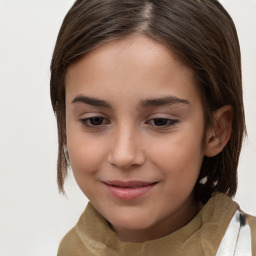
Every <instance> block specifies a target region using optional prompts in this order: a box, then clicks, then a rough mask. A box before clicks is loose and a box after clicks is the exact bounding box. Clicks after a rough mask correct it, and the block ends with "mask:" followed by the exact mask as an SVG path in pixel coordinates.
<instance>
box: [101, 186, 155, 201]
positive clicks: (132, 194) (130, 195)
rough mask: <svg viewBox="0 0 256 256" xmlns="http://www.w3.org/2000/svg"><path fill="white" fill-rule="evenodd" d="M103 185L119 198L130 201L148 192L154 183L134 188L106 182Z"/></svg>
mask: <svg viewBox="0 0 256 256" xmlns="http://www.w3.org/2000/svg"><path fill="white" fill-rule="evenodd" d="M104 185H105V186H106V188H107V190H108V191H109V192H110V194H112V195H113V196H114V197H116V198H118V199H120V200H125V201H130V200H135V199H137V198H139V197H142V196H143V195H145V194H146V193H148V192H149V191H150V190H151V189H152V188H153V187H154V186H155V185H156V183H153V184H150V185H147V186H142V187H136V188H124V187H116V186H111V185H109V184H106V183H104Z"/></svg>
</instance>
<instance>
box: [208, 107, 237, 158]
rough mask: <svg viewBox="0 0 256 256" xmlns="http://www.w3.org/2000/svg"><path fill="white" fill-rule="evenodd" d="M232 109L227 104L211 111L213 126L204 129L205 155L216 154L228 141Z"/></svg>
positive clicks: (211, 155)
mask: <svg viewBox="0 0 256 256" xmlns="http://www.w3.org/2000/svg"><path fill="white" fill-rule="evenodd" d="M232 117H233V111H232V107H231V106H229V105H226V106H223V107H221V108H219V109H218V110H216V111H215V112H214V113H213V122H214V126H211V127H209V128H208V130H207V131H206V141H205V156H208V157H213V156H216V155H218V154H219V153H220V152H221V151H222V150H223V148H224V147H225V146H226V144H227V143H228V141H229V138H230V134H231V127H232Z"/></svg>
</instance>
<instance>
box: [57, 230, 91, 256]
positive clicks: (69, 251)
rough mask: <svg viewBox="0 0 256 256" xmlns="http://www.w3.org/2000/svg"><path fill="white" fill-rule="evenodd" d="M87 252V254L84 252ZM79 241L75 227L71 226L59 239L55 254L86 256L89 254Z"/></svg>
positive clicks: (58, 255)
mask: <svg viewBox="0 0 256 256" xmlns="http://www.w3.org/2000/svg"><path fill="white" fill-rule="evenodd" d="M86 252H88V254H85V253H86ZM89 253H90V252H89V251H88V250H87V248H86V247H85V245H84V243H83V242H82V241H81V239H80V237H79V235H78V233H77V230H76V227H74V228H72V229H71V230H70V231H69V232H68V233H67V234H66V235H65V236H64V237H63V239H62V240H61V242H60V245H59V249H58V254H57V256H86V255H91V254H89Z"/></svg>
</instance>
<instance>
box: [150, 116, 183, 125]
mask: <svg viewBox="0 0 256 256" xmlns="http://www.w3.org/2000/svg"><path fill="white" fill-rule="evenodd" d="M177 122H178V120H176V119H168V118H154V119H152V120H150V121H149V123H150V124H152V125H154V126H160V127H161V126H171V125H174V124H175V123H177Z"/></svg>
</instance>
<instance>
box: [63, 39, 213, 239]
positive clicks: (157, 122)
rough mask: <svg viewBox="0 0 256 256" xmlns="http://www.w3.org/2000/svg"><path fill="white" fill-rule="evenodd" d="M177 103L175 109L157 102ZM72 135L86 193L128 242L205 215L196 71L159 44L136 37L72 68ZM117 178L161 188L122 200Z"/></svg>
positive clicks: (201, 118) (75, 164) (68, 108)
mask: <svg viewBox="0 0 256 256" xmlns="http://www.w3.org/2000/svg"><path fill="white" fill-rule="evenodd" d="M86 97H87V98H86ZM88 97H90V101H88ZM170 97H172V102H169V103H168V104H163V100H162V101H159V100H158V102H157V101H152V99H153V100H155V99H162V98H164V99H167V98H168V100H170ZM91 98H93V99H94V100H93V101H92V100H91ZM95 98H96V99H99V100H101V101H100V102H99V101H95ZM149 99H150V100H151V101H149ZM173 99H174V100H173ZM177 99H180V100H178V101H177ZM102 101H104V102H102ZM156 102H157V103H156ZM103 103H104V104H103ZM142 103H144V104H142ZM153 103H154V104H153ZM93 117H100V118H96V119H92V118H93ZM90 118H91V119H90ZM66 135H67V148H68V152H69V157H70V161H71V166H72V170H73V172H74V176H75V178H76V181H77V183H78V185H79V187H80V188H81V190H82V191H83V193H84V194H85V195H86V196H87V197H88V199H89V200H90V201H91V203H92V205H93V206H94V207H95V208H96V210H97V211H98V212H99V213H101V214H102V215H103V216H104V217H105V218H106V219H107V220H108V221H109V222H110V224H111V225H112V227H113V229H114V230H115V231H116V232H117V234H118V235H119V237H120V239H121V240H123V241H130V242H144V241H147V240H152V239H156V238H160V237H163V236H165V235H167V234H170V233H172V232H174V231H175V230H177V229H179V228H181V227H183V226H184V225H186V224H187V223H188V222H189V221H190V220H191V219H192V218H193V217H194V216H195V215H196V214H197V213H198V211H199V205H198V202H196V201H195V199H194V195H193V189H194V186H195V183H196V181H197V178H198V175H199V172H200V168H201V165H202V160H203V157H204V155H205V150H209V149H207V148H206V147H205V145H204V143H202V142H203V137H204V114H203V107H202V102H201V99H200V96H199V92H198V88H197V84H196V81H195V78H194V74H193V72H192V70H191V69H189V68H188V67H186V66H185V65H183V64H182V63H181V62H180V61H179V60H178V59H177V57H176V56H175V54H174V53H173V52H172V51H170V49H167V48H166V47H165V46H164V45H162V44H160V43H159V42H157V41H155V40H152V39H150V38H148V37H146V36H143V35H133V36H129V37H127V38H124V39H119V40H115V41H112V42H109V43H106V44H104V45H103V46H100V47H98V48H97V49H95V50H93V51H92V52H90V53H89V54H87V55H85V56H84V57H82V58H81V59H80V60H79V61H78V62H76V63H74V64H72V66H70V68H69V70H68V73H67V76H66ZM211 142H212V140H211ZM110 180H118V181H134V180H136V181H143V182H148V183H153V182H154V183H155V185H154V186H153V188H152V189H150V190H149V191H148V192H146V193H145V194H143V195H142V196H140V197H138V198H136V199H134V200H121V199H118V198H116V197H114V196H113V195H112V194H111V193H109V191H108V189H106V186H105V185H104V182H107V181H110Z"/></svg>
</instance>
